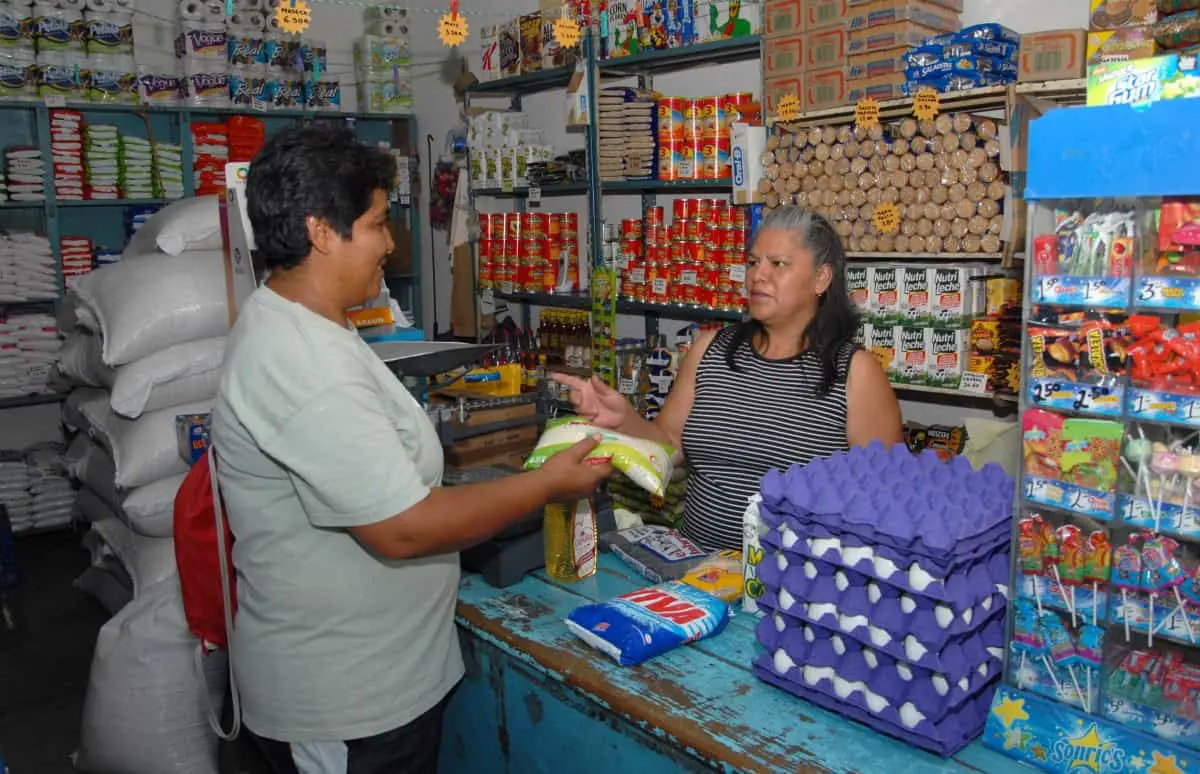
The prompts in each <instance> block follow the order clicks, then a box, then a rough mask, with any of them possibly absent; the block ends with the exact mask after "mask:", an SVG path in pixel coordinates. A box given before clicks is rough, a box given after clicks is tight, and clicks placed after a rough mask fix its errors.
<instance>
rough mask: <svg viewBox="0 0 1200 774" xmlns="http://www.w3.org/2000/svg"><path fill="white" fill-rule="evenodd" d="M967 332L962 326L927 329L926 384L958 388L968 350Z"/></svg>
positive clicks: (968, 336)
mask: <svg viewBox="0 0 1200 774" xmlns="http://www.w3.org/2000/svg"><path fill="white" fill-rule="evenodd" d="M969 339H970V335H969V332H968V331H966V330H963V329H962V328H952V329H940V328H935V329H932V330H930V331H929V354H928V355H927V356H926V358H925V359H926V362H927V363H928V368H927V378H926V384H928V385H930V386H931V387H944V388H946V389H953V390H956V389H958V386H959V384H960V383H961V382H962V375H963V369H964V368H965V367H966V362H967V355H968V352H969V350H970V346H969V343H970V342H969Z"/></svg>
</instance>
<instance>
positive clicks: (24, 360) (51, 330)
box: [0, 313, 62, 399]
mask: <svg viewBox="0 0 1200 774" xmlns="http://www.w3.org/2000/svg"><path fill="white" fill-rule="evenodd" d="M61 346H62V340H61V339H60V338H59V335H58V329H57V327H56V326H55V322H54V317H53V316H51V315H50V314H46V313H31V314H12V315H9V316H8V317H5V318H2V319H0V399H2V398H20V397H24V396H27V395H44V394H48V393H51V392H53V391H54V390H53V387H52V384H51V375H52V374H53V373H54V361H55V360H56V359H57V358H58V350H59V348H60V347H61Z"/></svg>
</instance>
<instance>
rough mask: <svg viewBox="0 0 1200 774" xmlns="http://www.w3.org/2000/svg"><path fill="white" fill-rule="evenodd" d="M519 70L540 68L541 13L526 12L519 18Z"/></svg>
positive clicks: (528, 70)
mask: <svg viewBox="0 0 1200 774" xmlns="http://www.w3.org/2000/svg"><path fill="white" fill-rule="evenodd" d="M519 24H520V31H521V72H523V73H536V72H538V71H539V70H541V69H542V14H541V13H540V12H538V13H527V14H525V15H524V16H522V17H521V19H520V22H519Z"/></svg>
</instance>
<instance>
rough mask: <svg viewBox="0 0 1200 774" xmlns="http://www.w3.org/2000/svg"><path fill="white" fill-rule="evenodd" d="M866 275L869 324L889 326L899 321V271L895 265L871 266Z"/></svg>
mask: <svg viewBox="0 0 1200 774" xmlns="http://www.w3.org/2000/svg"><path fill="white" fill-rule="evenodd" d="M870 269H871V272H870V274H869V275H868V288H869V292H870V296H869V298H868V301H867V303H868V307H867V308H868V310H869V312H868V314H869V315H870V318H871V324H872V325H875V326H878V327H884V328H886V327H889V326H892V325H895V324H896V323H897V322H899V321H900V284H899V283H900V272H899V270H898V269H897V268H896V267H895V266H872V267H870Z"/></svg>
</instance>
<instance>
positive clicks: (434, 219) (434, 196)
mask: <svg viewBox="0 0 1200 774" xmlns="http://www.w3.org/2000/svg"><path fill="white" fill-rule="evenodd" d="M430 188H431V189H432V190H431V191H430V195H429V222H430V224H431V225H432V226H433V227H434V228H435V229H437V230H439V231H446V230H448V229H449V228H450V218H451V216H452V215H453V214H454V195H455V193H456V192H457V190H458V167H457V166H455V164H454V162H453V161H450V160H449V159H446V158H442V159H439V160H438V162H437V164H436V165H435V166H434V168H433V180H432V181H431V184H430Z"/></svg>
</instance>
